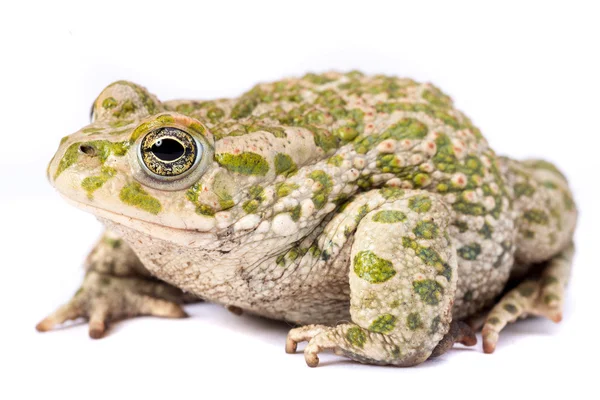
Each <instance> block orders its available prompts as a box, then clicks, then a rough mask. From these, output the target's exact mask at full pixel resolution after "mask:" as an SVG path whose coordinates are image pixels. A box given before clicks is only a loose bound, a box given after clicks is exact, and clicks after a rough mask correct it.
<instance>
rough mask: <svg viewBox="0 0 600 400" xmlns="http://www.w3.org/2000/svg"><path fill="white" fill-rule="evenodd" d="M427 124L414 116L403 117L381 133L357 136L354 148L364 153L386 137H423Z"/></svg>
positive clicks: (425, 133)
mask: <svg viewBox="0 0 600 400" xmlns="http://www.w3.org/2000/svg"><path fill="white" fill-rule="evenodd" d="M427 133H428V128H427V125H425V124H423V123H422V122H421V121H418V120H416V119H414V118H404V119H402V120H400V121H399V122H398V123H396V124H394V125H392V126H391V127H389V128H388V129H387V130H385V131H384V132H383V133H382V134H381V135H369V136H359V137H357V138H356V140H354V150H356V152H357V153H359V154H365V153H366V152H368V151H369V150H371V149H372V148H374V147H375V146H377V145H378V144H379V143H381V142H383V141H384V140H387V139H394V140H403V139H413V140H414V139H423V138H424V137H425V136H427Z"/></svg>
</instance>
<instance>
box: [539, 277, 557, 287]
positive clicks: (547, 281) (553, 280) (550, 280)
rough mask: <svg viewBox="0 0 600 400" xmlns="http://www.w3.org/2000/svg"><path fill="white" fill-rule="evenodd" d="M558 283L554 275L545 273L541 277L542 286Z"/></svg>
mask: <svg viewBox="0 0 600 400" xmlns="http://www.w3.org/2000/svg"><path fill="white" fill-rule="evenodd" d="M557 283H558V279H557V278H556V277H555V276H552V275H547V276H544V277H543V278H542V287H546V286H550V285H554V284H557Z"/></svg>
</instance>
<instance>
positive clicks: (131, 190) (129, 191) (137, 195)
mask: <svg viewBox="0 0 600 400" xmlns="http://www.w3.org/2000/svg"><path fill="white" fill-rule="evenodd" d="M119 198H120V199H121V201H122V202H123V203H125V204H127V205H130V206H133V207H137V208H139V209H141V210H144V211H147V212H149V213H150V214H154V215H156V214H158V213H159V212H160V211H161V209H162V206H161V205H160V202H159V201H158V200H157V199H156V198H154V197H152V196H150V195H149V194H148V192H146V191H145V190H144V189H143V188H142V186H141V185H140V184H139V183H137V182H132V183H129V184H127V185H125V186H123V189H121V193H119Z"/></svg>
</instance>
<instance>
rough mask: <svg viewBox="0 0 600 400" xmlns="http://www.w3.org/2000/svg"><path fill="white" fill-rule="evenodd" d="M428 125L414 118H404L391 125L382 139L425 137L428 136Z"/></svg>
mask: <svg viewBox="0 0 600 400" xmlns="http://www.w3.org/2000/svg"><path fill="white" fill-rule="evenodd" d="M428 132H429V129H428V128H427V125H425V124H424V123H422V122H421V121H419V120H416V119H414V118H403V119H401V120H400V121H399V122H398V123H396V124H394V125H392V126H390V127H389V128H388V129H387V130H386V131H384V132H383V133H382V134H381V136H382V140H386V139H394V140H402V139H423V138H424V137H425V136H427V133H428Z"/></svg>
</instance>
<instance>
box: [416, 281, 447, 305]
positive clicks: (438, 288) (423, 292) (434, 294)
mask: <svg viewBox="0 0 600 400" xmlns="http://www.w3.org/2000/svg"><path fill="white" fill-rule="evenodd" d="M413 290H414V291H415V293H417V294H418V295H419V297H421V300H423V301H424V302H425V304H429V305H431V306H435V305H437V304H439V303H440V300H441V299H442V296H443V295H444V288H443V287H442V285H440V284H439V283H438V282H437V281H434V280H433V279H423V280H420V281H414V282H413Z"/></svg>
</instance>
